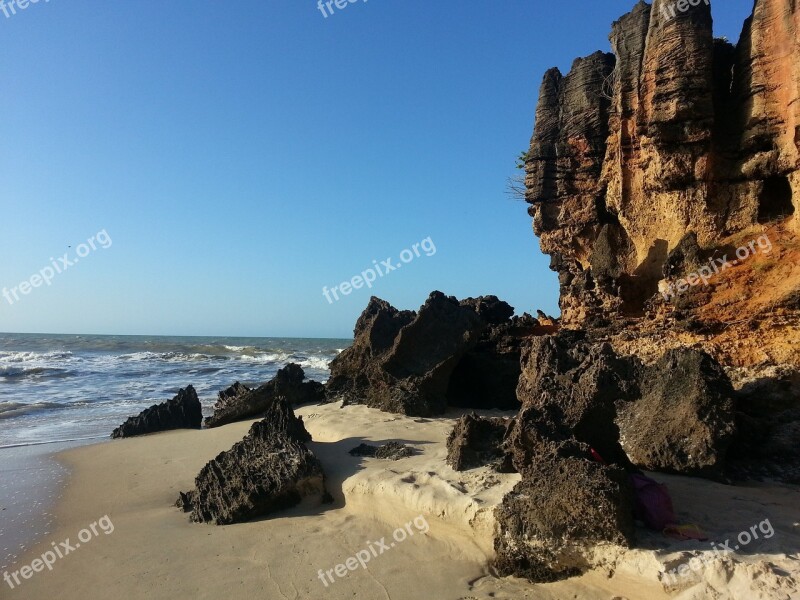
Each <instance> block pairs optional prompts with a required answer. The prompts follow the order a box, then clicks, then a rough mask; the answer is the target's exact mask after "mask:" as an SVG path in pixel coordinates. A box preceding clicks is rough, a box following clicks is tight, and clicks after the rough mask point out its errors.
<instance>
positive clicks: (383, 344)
mask: <svg viewBox="0 0 800 600" xmlns="http://www.w3.org/2000/svg"><path fill="white" fill-rule="evenodd" d="M485 327H486V325H485V323H484V322H483V320H482V319H481V318H480V317H479V316H478V315H477V313H476V312H475V311H473V310H471V309H470V308H465V307H462V306H460V305H459V303H458V301H457V300H456V299H455V298H453V297H447V296H445V295H444V294H442V293H441V292H433V293H431V295H430V297H429V298H428V300H427V301H426V302H425V304H423V305H422V307H421V308H420V310H419V312H418V313H416V314H415V313H412V312H407V311H405V312H400V311H397V310H396V309H394V308H392V307H391V306H390V305H388V304H387V303H386V302H384V301H382V300H379V299H378V298H373V299H371V300H370V303H369V305H368V306H367V310H365V311H364V313H363V314H362V315H361V317H360V318H359V320H358V323H357V324H356V330H355V341H354V343H353V346H351V347H350V348H348V349H347V350H345V351H344V352H342V353H341V354H340V355H339V356H337V357H336V358H335V359H334V360H333V361H332V363H331V377H330V381H329V383H328V386H327V389H328V393H329V396H332V397H334V398H337V397H341V398H343V399H344V400H345V402H347V403H351V404H366V405H368V406H372V407H375V408H379V409H381V410H385V411H388V412H395V413H403V414H407V415H412V416H422V417H426V416H431V415H436V414H441V413H443V412H444V411H445V408H446V406H447V387H448V384H449V382H450V376H451V375H452V373H453V370H454V369H455V367H456V365H457V364H458V362H459V361H460V360H461V358H462V357H463V356H464V354H465V353H466V352H467V351H468V350H470V349H472V348H473V347H474V346H475V344H476V343H477V341H478V337H479V335H480V333H481V331H482V330H483V329H484V328H485ZM393 335H394V337H392V336H393Z"/></svg>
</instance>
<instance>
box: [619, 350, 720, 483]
mask: <svg viewBox="0 0 800 600" xmlns="http://www.w3.org/2000/svg"><path fill="white" fill-rule="evenodd" d="M641 390H642V396H641V398H639V399H636V400H634V401H631V402H626V401H620V402H619V403H618V404H617V409H618V415H617V424H618V425H619V428H620V439H621V443H622V447H623V448H624V449H625V451H626V453H627V454H628V457H629V458H630V459H631V460H632V461H633V462H634V463H635V464H636V465H638V466H639V467H641V468H643V469H647V470H651V471H666V472H672V473H682V474H684V475H696V476H702V477H709V478H712V479H720V478H722V476H723V473H724V469H725V456H726V454H727V451H728V448H729V446H730V444H731V441H732V439H733V434H734V431H735V424H734V403H733V386H732V385H731V382H730V379H729V378H728V376H727V375H726V374H725V372H724V370H723V369H722V367H721V366H720V365H719V363H717V362H716V361H715V360H714V359H713V358H711V357H710V356H709V355H708V354H706V353H705V352H700V351H697V350H691V349H681V350H670V351H669V352H667V353H666V354H665V355H664V356H663V357H662V358H661V359H660V360H659V361H658V362H657V363H655V364H654V365H652V366H649V367H647V368H646V369H645V371H644V373H643V376H642V381H641Z"/></svg>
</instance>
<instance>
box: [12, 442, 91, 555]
mask: <svg viewBox="0 0 800 600" xmlns="http://www.w3.org/2000/svg"><path fill="white" fill-rule="evenodd" d="M88 440H93V441H88ZM103 441H104V440H103V439H102V438H99V439H98V438H84V439H81V440H54V441H48V442H38V443H30V444H14V445H9V446H4V447H3V448H0V478H2V480H3V482H4V484H3V486H2V487H1V488H0V510H1V511H2V515H3V519H2V524H0V539H2V542H3V543H2V545H1V546H0V571H3V570H5V569H8V568H9V567H10V566H11V565H12V564H13V563H14V562H16V561H18V560H19V558H20V556H22V555H23V554H24V553H25V552H26V551H27V550H28V548H29V547H30V546H31V545H33V544H35V543H36V541H37V540H38V539H39V538H42V537H43V536H46V535H49V534H50V532H51V531H52V530H53V527H54V525H55V516H54V515H55V512H56V509H57V504H58V499H59V498H61V497H62V495H63V493H64V488H65V487H66V485H67V482H68V478H69V474H70V473H69V468H68V467H67V466H66V465H65V464H63V463H62V462H61V460H60V458H59V457H60V455H61V453H63V452H65V451H68V450H69V449H72V448H77V447H82V446H90V445H94V444H100V443H103Z"/></svg>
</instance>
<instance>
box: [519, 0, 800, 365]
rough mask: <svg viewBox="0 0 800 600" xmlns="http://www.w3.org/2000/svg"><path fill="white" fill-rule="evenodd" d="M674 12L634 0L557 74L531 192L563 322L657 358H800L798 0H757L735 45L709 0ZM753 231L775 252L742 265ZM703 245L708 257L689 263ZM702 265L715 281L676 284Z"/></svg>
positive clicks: (665, 5)
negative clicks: (702, 352)
mask: <svg viewBox="0 0 800 600" xmlns="http://www.w3.org/2000/svg"><path fill="white" fill-rule="evenodd" d="M670 6H671V3H670V2H667V0H654V2H653V5H652V6H651V5H649V4H646V3H644V2H639V3H638V4H637V5H636V6H635V7H634V8H633V10H632V11H631V12H630V13H628V14H627V15H625V16H623V17H622V18H621V19H620V20H619V21H617V22H615V23H614V24H613V26H612V30H611V35H610V41H611V49H612V51H613V54H605V53H602V52H598V53H595V54H593V55H591V56H589V57H586V58H580V59H577V60H576V61H575V62H574V63H573V65H572V68H571V70H570V72H569V73H568V74H566V75H562V74H561V73H560V72H559V71H558V69H551V70H550V71H548V72H547V73H546V74H545V76H544V80H543V82H542V85H541V89H540V95H539V104H538V107H537V109H536V124H535V130H534V134H533V138H532V140H531V145H530V150H529V153H528V155H527V160H526V173H527V177H526V187H527V194H526V199H527V201H528V202H529V203H530V204H531V206H530V208H529V212H530V214H531V216H532V217H533V219H534V231H535V233H536V235H537V236H539V238H540V242H541V248H542V250H543V251H544V252H545V253H547V254H549V255H550V256H551V258H552V262H551V267H552V268H553V270H555V271H556V272H557V273H558V276H559V282H560V287H561V294H560V304H561V310H562V326H564V327H567V328H589V329H593V330H596V331H601V332H602V331H605V332H606V334H607V337H608V339H609V340H610V341H612V343H613V344H614V345H615V346H616V347H617V348H619V349H620V350H622V351H625V352H630V353H636V354H638V355H640V356H643V357H645V358H647V356H648V355H649V354H652V357H653V358H656V357H657V356H659V355H660V354H661V353H663V351H664V350H665V349H666V348H667V347H671V346H677V345H686V344H699V345H700V346H702V347H703V348H705V349H706V350H708V351H709V352H711V353H712V354H714V355H715V356H717V357H718V358H719V359H720V360H721V361H722V362H723V363H724V364H726V365H728V366H736V367H752V366H754V365H759V364H764V363H790V364H794V365H800V350H798V348H799V347H800V343H798V342H800V325H798V323H800V319H799V318H798V315H799V314H800V266H798V265H800V260H799V259H800V219H798V217H797V212H798V210H797V209H798V208H800V169H798V167H799V166H800V40H799V39H798V32H799V31H800V3H798V2H796V1H795V0H756V2H755V6H754V10H753V15H752V17H751V18H749V19H748V20H747V21H746V22H745V25H744V28H743V31H742V35H741V38H740V40H739V42H738V44H737V45H736V46H735V47H734V46H733V45H731V44H730V43H728V42H727V41H726V40H724V39H714V37H713V33H712V19H711V13H710V8H709V7H708V6H707V5H706V4H705V3H703V2H701V3H699V5H698V6H694V7H690V8H689V9H688V10H687V11H686V12H683V13H681V12H677V13H676V14H675V16H674V17H673V16H671V15H670V14H669V13H668V10H669V7H670ZM757 239H762V240H764V243H763V244H762V246H763V249H765V248H766V246H767V242H768V243H769V246H770V250H769V251H768V252H765V251H764V250H763V249H762V250H760V251H758V252H756V251H755V250H754V251H753V253H752V256H751V257H749V258H748V259H747V260H737V259H736V256H735V250H736V249H737V248H738V247H741V246H743V245H744V246H746V245H747V243H748V242H751V241H754V240H757ZM690 243H691V244H694V245H695V246H696V252H695V254H696V256H694V258H697V259H698V260H697V261H695V263H694V264H690V263H689V261H685V260H677V259H676V253H680V252H682V251H683V249H685V247H686V246H687V244H690ZM723 257H727V261H728V263H729V264H728V266H726V267H725V268H720V265H721V264H722V263H721V262H719V261H721V260H722V258H723ZM677 258H680V259H683V258H684V256H683V254H680V256H677ZM699 261H704V262H699ZM701 264H706V265H708V267H709V269H711V268H712V267H713V270H712V273H711V274H712V276H711V277H707V278H705V280H702V281H697V278H695V281H697V283H695V284H694V285H683V286H682V287H685V288H686V289H684V290H682V291H680V292H676V291H675V289H676V284H678V283H681V282H682V280H683V279H686V278H688V277H689V276H690V275H692V274H693V273H694V272H696V270H697V269H699V268H700V265H701ZM690 283H691V282H690ZM670 286H672V287H670ZM659 292H661V293H659ZM609 326H611V327H609ZM631 332H633V333H634V334H635V335H631ZM743 340H744V341H743Z"/></svg>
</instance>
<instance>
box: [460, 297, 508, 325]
mask: <svg viewBox="0 0 800 600" xmlns="http://www.w3.org/2000/svg"><path fill="white" fill-rule="evenodd" d="M459 304H460V305H461V306H463V307H465V308H470V309H472V310H474V311H475V312H476V313H478V316H479V317H480V318H481V319H483V321H484V322H485V323H488V324H489V325H503V324H504V323H507V322H508V320H509V319H510V318H511V317H513V316H514V307H513V306H511V305H510V304H508V302H503V301H502V300H500V299H499V298H498V297H497V296H481V297H480V298H464V299H463V300H462V301H461V302H459Z"/></svg>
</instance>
